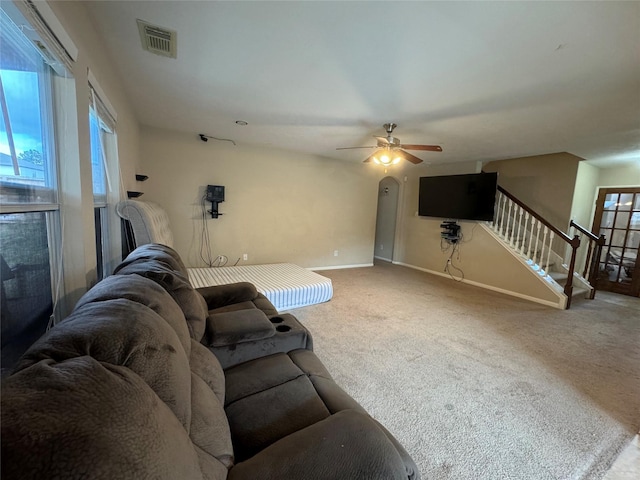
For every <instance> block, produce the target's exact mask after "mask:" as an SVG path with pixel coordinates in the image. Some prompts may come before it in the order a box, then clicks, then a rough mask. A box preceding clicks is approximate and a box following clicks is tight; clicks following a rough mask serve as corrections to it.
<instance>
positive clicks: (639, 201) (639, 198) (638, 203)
mask: <svg viewBox="0 0 640 480" xmlns="http://www.w3.org/2000/svg"><path fill="white" fill-rule="evenodd" d="M633 209H634V210H640V193H636V197H635V201H634V202H633Z"/></svg>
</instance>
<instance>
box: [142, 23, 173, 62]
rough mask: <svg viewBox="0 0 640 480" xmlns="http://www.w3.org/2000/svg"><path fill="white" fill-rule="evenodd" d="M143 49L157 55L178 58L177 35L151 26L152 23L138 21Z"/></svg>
mask: <svg viewBox="0 0 640 480" xmlns="http://www.w3.org/2000/svg"><path fill="white" fill-rule="evenodd" d="M137 22H138V30H139V31H140V39H141V40H142V48H144V49H145V50H148V51H149V52H151V53H155V54H156V55H162V56H164V57H171V58H176V54H177V45H176V42H177V33H176V32H174V31H173V30H168V29H166V28H162V27H158V26H157V25H151V24H150V23H147V22H143V21H142V20H137Z"/></svg>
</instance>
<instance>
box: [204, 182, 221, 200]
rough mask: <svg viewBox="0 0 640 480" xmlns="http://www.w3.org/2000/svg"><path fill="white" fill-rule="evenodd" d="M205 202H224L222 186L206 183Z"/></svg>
mask: <svg viewBox="0 0 640 480" xmlns="http://www.w3.org/2000/svg"><path fill="white" fill-rule="evenodd" d="M207 202H218V203H220V202H224V186H223V185H207Z"/></svg>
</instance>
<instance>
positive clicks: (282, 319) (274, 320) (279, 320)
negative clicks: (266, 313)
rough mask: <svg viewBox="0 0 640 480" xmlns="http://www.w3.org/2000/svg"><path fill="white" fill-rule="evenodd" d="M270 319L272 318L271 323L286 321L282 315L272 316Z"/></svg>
mask: <svg viewBox="0 0 640 480" xmlns="http://www.w3.org/2000/svg"><path fill="white" fill-rule="evenodd" d="M269 320H271V323H282V322H284V318H282V317H271V318H270V319H269Z"/></svg>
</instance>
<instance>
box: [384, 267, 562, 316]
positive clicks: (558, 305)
mask: <svg viewBox="0 0 640 480" xmlns="http://www.w3.org/2000/svg"><path fill="white" fill-rule="evenodd" d="M392 263H393V264H394V265H401V266H403V267H408V268H413V269H414V270H420V271H421V272H425V273H430V274H432V275H438V276H439V277H444V278H448V279H451V277H450V276H449V275H447V274H446V273H443V272H436V271H435V270H429V269H428V268H422V267H418V266H416V265H410V264H408V263H403V262H392ZM460 283H466V284H468V285H473V286H474V287H480V288H484V289H486V290H491V291H493V292H498V293H503V294H505V295H509V296H512V297H517V298H521V299H523V300H528V301H530V302H534V303H540V304H542V305H546V306H547V307H553V308H558V309H560V310H564V308H565V306H566V303H564V302H566V298H564V299H559V300H558V302H557V303H554V302H552V301H549V300H543V299H541V298H536V297H532V296H530V295H525V294H523V293H518V292H513V291H511V290H505V289H504V288H499V287H494V286H493V285H487V284H486V283H480V282H475V281H473V280H467V279H463V280H462V281H461V282H460ZM562 300H564V302H562ZM563 303H564V304H563Z"/></svg>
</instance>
